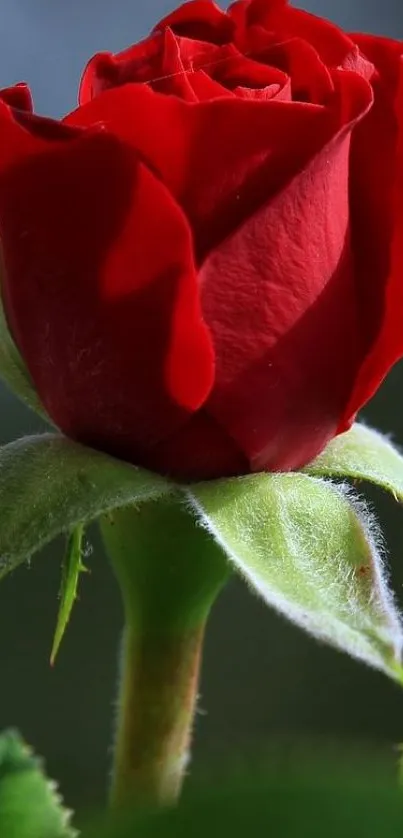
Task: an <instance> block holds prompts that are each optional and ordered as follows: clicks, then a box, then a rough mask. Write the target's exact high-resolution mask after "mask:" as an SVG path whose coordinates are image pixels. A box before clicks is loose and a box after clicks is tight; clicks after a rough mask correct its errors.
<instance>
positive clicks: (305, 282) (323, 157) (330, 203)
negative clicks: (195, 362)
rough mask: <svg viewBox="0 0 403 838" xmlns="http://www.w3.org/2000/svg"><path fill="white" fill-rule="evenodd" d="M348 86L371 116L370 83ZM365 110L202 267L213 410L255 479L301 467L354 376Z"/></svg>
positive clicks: (330, 424) (322, 440)
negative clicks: (352, 197) (351, 191)
mask: <svg viewBox="0 0 403 838" xmlns="http://www.w3.org/2000/svg"><path fill="white" fill-rule="evenodd" d="M335 81H337V76H335ZM350 83H351V85H352V86H353V87H354V86H355V85H357V87H358V88H359V89H360V90H361V91H363V89H364V88H365V90H366V104H367V107H369V104H370V101H371V100H370V88H369V86H368V85H366V83H364V82H361V80H360V79H359V77H356V76H355V75H351V77H350ZM359 101H360V97H359V99H358V101H357V100H356V103H355V109H353V111H352V113H351V114H350V119H351V122H350V125H349V126H344V127H343V129H342V131H340V133H339V135H338V137H337V138H336V139H334V140H333V141H332V143H330V144H329V145H327V146H326V147H325V148H323V149H322V150H321V151H320V152H319V153H318V154H316V155H315V156H314V157H313V158H312V159H311V160H310V162H309V164H306V165H305V167H304V169H303V170H302V171H301V172H300V173H299V174H298V175H297V176H296V177H295V178H294V179H293V180H292V181H291V182H289V183H288V184H287V185H285V186H284V187H283V188H282V189H281V191H279V193H278V194H277V196H276V197H273V198H272V199H271V200H269V201H268V202H267V203H266V204H265V206H264V207H263V208H262V209H261V210H260V211H259V212H258V213H256V214H254V215H253V216H252V217H250V218H249V219H248V220H247V221H245V222H244V223H243V224H242V225H241V227H240V228H239V230H238V231H237V232H236V233H235V234H234V235H233V236H231V237H230V238H228V239H227V240H226V241H225V242H224V243H223V244H221V245H220V247H218V248H217V249H216V250H215V251H214V252H213V253H212V254H211V256H210V257H209V258H208V260H207V261H206V263H205V265H204V266H203V268H202V272H201V283H202V284H201V288H202V300H203V310H204V313H205V317H206V320H207V322H208V324H209V326H210V329H211V331H212V334H213V339H214V345H215V349H216V363H217V370H216V382H215V386H214V390H213V392H212V395H211V397H210V399H209V402H208V404H207V410H208V411H209V412H210V413H211V414H212V415H213V416H214V418H215V419H216V420H217V421H218V422H220V424H221V425H222V426H223V427H224V428H225V429H226V430H227V431H228V432H229V433H230V434H231V436H232V437H233V438H234V439H235V441H236V442H237V444H238V445H239V447H240V448H241V450H242V451H244V453H245V454H246V455H247V456H248V458H249V461H250V464H251V467H252V469H254V470H260V469H266V468H267V469H271V470H277V469H278V470H286V469H291V468H298V467H299V466H301V465H303V464H304V463H306V462H307V461H308V460H309V459H311V458H312V457H313V456H314V455H315V454H316V453H318V451H319V450H321V449H322V448H323V446H324V445H325V444H326V442H327V441H328V440H329V439H330V438H331V437H332V436H333V435H334V434H335V431H336V428H337V426H338V422H339V419H340V416H341V415H342V412H343V410H344V408H345V405H346V402H347V400H348V397H349V393H350V391H351V387H352V383H353V381H354V379H355V376H356V373H357V366H358V363H359V346H357V324H358V318H359V315H358V312H357V309H356V296H355V286H354V265H353V260H352V255H351V251H350V245H349V205H348V177H349V146H350V133H351V130H352V128H353V126H354V124H355V121H356V119H357V118H358V117H359V116H360V115H361V116H362V113H363V112H362V110H361V112H360V110H359V109H358V103H359ZM362 105H363V102H361V106H362ZM354 110H355V112H354Z"/></svg>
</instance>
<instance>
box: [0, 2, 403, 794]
mask: <svg viewBox="0 0 403 838" xmlns="http://www.w3.org/2000/svg"><path fill="white" fill-rule="evenodd" d="M299 5H302V4H299ZM171 7H172V2H170V0H154V1H153V2H151V0H148V2H147V4H146V8H144V7H143V5H142V4H141V3H140V2H139V1H138V2H136V0H115V2H114V3H111V2H110V0H35V2H33V0H3V2H2V9H1V30H0V85H1V86H6V85H8V84H11V83H13V82H16V81H18V80H22V79H25V80H28V81H29V82H30V84H31V85H32V87H33V91H34V96H35V100H36V103H37V107H38V110H40V111H42V112H46V113H49V114H52V115H59V114H61V113H62V112H63V111H65V110H67V109H70V108H72V107H73V106H74V102H75V90H76V87H77V81H78V77H79V72H80V68H81V67H82V65H83V63H84V62H85V60H86V58H88V56H89V55H90V54H91V53H92V52H94V51H96V50H99V49H111V50H118V49H120V48H123V47H124V46H126V45H127V44H128V43H129V42H130V41H134V40H137V39H138V38H140V37H141V36H142V35H144V34H145V33H146V32H147V30H148V29H149V28H150V27H151V26H152V25H153V23H155V21H156V20H157V19H158V17H159V16H161V15H162V14H163V13H164V12H166V11H167V10H168V9H170V8H171ZM304 7H305V8H308V9H310V10H312V11H314V12H316V13H317V14H321V15H323V16H327V17H330V18H332V19H334V20H336V21H338V22H339V23H341V24H342V25H344V26H345V27H347V28H349V29H354V30H361V31H374V32H380V33H383V34H387V35H392V36H394V37H397V38H400V39H402V38H403V6H402V2H401V0H353V1H352V2H351V0H310V2H308V0H307V2H306V3H304ZM0 411H1V420H0V442H2V443H5V442H8V441H9V440H12V439H14V438H16V437H17V436H20V435H22V434H26V433H32V432H35V431H39V430H41V428H42V427H43V426H41V424H40V422H39V420H38V419H37V418H36V417H35V416H34V415H31V414H30V413H29V412H28V411H27V410H25V409H24V408H23V407H22V406H21V405H20V404H19V403H18V402H17V400H16V399H15V398H14V397H13V396H12V395H11V394H10V393H8V392H6V390H5V389H4V388H2V389H0ZM363 418H365V420H366V421H367V422H368V423H369V424H371V425H373V426H376V427H378V428H379V429H381V430H383V431H385V432H387V433H391V434H392V435H393V437H394V439H395V440H396V441H397V442H398V443H401V444H402V445H403V366H400V367H399V368H396V369H395V370H394V371H393V373H392V374H391V375H390V377H389V378H388V380H387V381H386V383H385V384H384V386H383V387H382V389H381V390H380V392H379V393H378V395H377V396H376V398H375V399H374V400H373V402H372V403H371V404H370V405H369V407H368V408H367V410H366V411H365V414H364V417H363ZM371 499H372V501H373V503H374V504H375V506H376V509H377V512H378V515H379V516H380V518H381V520H382V522H383V525H384V529H385V533H386V537H387V543H388V548H389V556H390V567H391V577H392V583H393V587H394V589H395V591H396V594H397V597H398V599H399V600H400V603H401V605H402V607H403V509H400V508H399V507H398V506H397V504H394V502H393V501H391V500H390V498H385V497H383V496H381V494H380V493H379V494H378V493H376V494H375V493H372V495H371ZM62 551H63V543H62V542H60V543H55V544H53V545H52V546H51V548H49V549H48V550H46V551H45V552H44V554H43V555H42V556H38V557H36V558H35V559H34V561H33V562H32V566H31V567H30V568H29V569H25V568H22V569H20V570H19V571H17V572H16V573H15V574H14V575H13V576H12V577H10V578H8V579H6V580H5V581H4V582H3V583H2V586H1V588H0V661H1V686H0V729H1V728H4V727H6V726H10V725H11V726H18V727H19V728H20V730H21V731H22V733H23V735H24V736H25V738H26V739H27V740H28V741H29V742H30V743H32V744H33V745H34V747H35V749H36V750H37V751H38V752H40V753H42V754H45V755H46V758H47V764H48V770H49V773H50V774H51V775H53V776H55V777H57V778H59V779H60V781H61V785H62V789H63V792H64V794H65V797H66V798H67V800H68V802H69V804H70V805H77V804H80V803H83V802H86V803H87V802H89V801H94V800H96V799H99V798H100V797H101V796H102V795H103V794H104V791H105V788H106V782H107V775H108V770H109V763H110V743H111V740H112V731H113V717H114V699H115V682H116V672H117V663H116V661H117V650H118V644H119V636H120V632H121V627H122V614H121V608H120V601H119V594H118V590H117V587H116V585H115V581H114V578H113V576H112V574H111V572H110V569H109V567H108V564H107V562H106V560H105V558H104V556H103V554H102V550H101V548H100V544H99V541H98V539H97V534H96V531H92V532H90V533H89V538H88V553H89V555H88V558H87V564H88V566H89V567H90V568H91V574H90V575H86V576H85V577H84V578H83V580H82V585H81V593H80V600H79V602H78V604H77V607H76V609H75V612H74V614H73V619H72V622H71V625H70V628H69V630H68V632H67V636H66V638H65V640H64V643H63V645H62V649H61V652H60V655H59V658H58V660H57V662H56V666H55V668H54V669H51V668H50V666H49V653H50V647H51V641H52V635H53V630H54V626H55V619H56V613H57V594H58V589H59V574H60V562H61V557H62ZM307 737H308V738H311V739H313V740H314V741H316V740H319V741H323V740H333V741H334V740H336V741H338V742H340V743H343V742H351V741H354V742H356V743H357V742H368V741H371V742H373V743H375V744H379V745H380V746H381V748H385V749H388V748H390V753H391V760H393V759H394V758H395V755H394V752H393V751H392V748H393V746H394V745H395V743H397V742H399V741H402V740H403V694H402V693H401V692H399V690H398V688H397V687H395V686H394V685H393V684H391V683H389V682H388V681H387V680H386V678H385V677H383V676H382V675H380V674H378V673H376V672H372V671H371V670H369V669H366V668H365V667H364V666H361V665H359V664H358V663H355V662H353V661H350V660H349V659H348V658H346V657H343V656H342V655H341V654H340V653H337V652H334V651H332V650H329V649H327V648H325V647H321V646H320V645H318V644H316V643H315V642H314V641H312V640H310V639H309V638H307V637H305V636H304V635H303V634H302V632H300V631H299V630H297V629H295V628H293V627H292V626H290V625H288V624H287V623H286V622H285V621H284V620H283V619H282V618H279V617H278V616H277V615H275V614H274V613H272V612H271V611H269V610H268V609H267V608H266V607H265V606H264V605H263V604H262V603H261V602H260V601H259V600H258V599H257V598H256V597H254V596H252V595H251V594H250V592H249V591H248V590H247V589H246V587H245V586H244V585H243V584H242V583H239V582H233V583H231V584H230V585H229V587H228V589H227V590H226V592H225V593H224V594H223V595H222V596H221V599H220V601H219V602H218V604H217V605H216V608H215V611H214V614H213V616H212V619H211V622H210V626H209V631H208V636H207V642H206V648H205V655H204V666H203V677H202V685H201V700H200V712H199V714H198V718H197V724H196V732H195V748H194V765H195V771H196V772H197V770H198V769H197V765H205V764H207V763H208V762H209V760H211V759H212V758H213V759H214V763H215V765H217V764H218V763H219V761H220V760H223V761H224V763H225V762H226V761H229V760H230V761H231V762H232V763H233V761H234V759H235V760H236V759H238V758H239V759H242V755H243V758H247V757H248V755H249V754H252V753H254V752H256V750H258V751H259V752H260V753H263V752H264V750H265V747H266V744H267V743H269V742H271V741H274V740H275V741H277V740H281V741H282V742H283V743H284V748H285V749H288V750H291V751H292V749H293V748H294V745H295V743H296V742H298V741H299V740H301V739H305V738H307Z"/></svg>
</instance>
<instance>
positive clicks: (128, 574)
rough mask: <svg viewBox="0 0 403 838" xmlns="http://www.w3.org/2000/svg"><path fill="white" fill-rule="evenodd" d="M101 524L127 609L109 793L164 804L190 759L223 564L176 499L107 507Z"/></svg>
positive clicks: (120, 799) (122, 800)
mask: <svg viewBox="0 0 403 838" xmlns="http://www.w3.org/2000/svg"><path fill="white" fill-rule="evenodd" d="M101 531H102V535H103V538H104V542H105V545H106V548H107V551H108V553H109V556H110V558H111V560H112V564H113V567H114V570H115V573H116V575H117V578H118V582H119V584H120V588H121V592H122V596H123V603H124V612H125V632H124V640H123V650H122V667H121V680H120V687H119V695H118V718H117V732H116V743H115V754H114V765H113V775H112V788H111V803H112V805H113V806H122V805H125V804H127V803H140V804H144V803H147V804H153V805H166V804H171V803H173V802H175V800H176V799H177V797H178V795H179V792H180V789H181V785H182V781H183V777H184V773H185V769H186V765H187V762H188V751H189V745H190V739H191V731H192V725H193V718H194V712H195V705H196V699H197V689H198V678H199V667H200V659H201V650H202V642H203V634H204V628H205V624H206V621H207V617H208V614H209V611H210V608H211V606H212V604H213V602H214V600H215V598H216V596H217V595H218V593H219V591H220V590H221V588H222V586H223V584H224V583H225V581H226V579H227V578H228V573H229V571H228V566H227V564H226V561H225V559H224V558H223V556H222V554H221V552H220V551H219V549H218V548H217V546H216V545H215V544H214V542H213V541H212V540H211V539H210V538H209V536H208V535H207V534H206V533H205V532H204V531H203V530H202V529H201V528H200V527H199V526H197V525H196V524H195V521H194V519H193V517H192V516H191V513H189V512H188V511H186V510H185V509H184V508H183V507H182V506H181V505H180V504H179V502H178V500H177V499H176V500H175V501H170V502H167V501H166V500H164V501H158V502H154V503H149V504H145V505H144V506H142V507H141V508H140V509H139V510H135V509H125V510H121V511H119V512H114V513H113V515H110V516H107V517H105V518H104V519H103V520H102V522H101Z"/></svg>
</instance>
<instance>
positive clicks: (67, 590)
mask: <svg viewBox="0 0 403 838" xmlns="http://www.w3.org/2000/svg"><path fill="white" fill-rule="evenodd" d="M83 537H84V526H83V524H79V525H78V526H77V527H76V528H75V529H74V530H73V532H72V534H71V536H70V538H68V540H67V549H66V553H65V557H64V561H63V566H62V581H61V586H60V605H59V612H58V615H57V623H56V630H55V635H54V638H53V645H52V651H51V654H50V663H51V665H52V666H53V664H54V662H55V660H56V655H57V653H58V651H59V648H60V644H61V642H62V640H63V637H64V633H65V631H66V628H67V624H68V622H69V620H70V616H71V612H72V610H73V605H74V603H75V600H76V598H77V588H78V581H79V578H80V575H81V574H82V573H85V572H86V571H87V568H86V567H85V565H84V564H83V562H82V542H83Z"/></svg>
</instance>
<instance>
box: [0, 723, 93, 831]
mask: <svg viewBox="0 0 403 838" xmlns="http://www.w3.org/2000/svg"><path fill="white" fill-rule="evenodd" d="M69 820H70V813H69V812H68V811H67V810H65V809H64V808H63V806H62V805H61V799H60V796H59V794H58V793H57V785H56V783H54V782H52V781H51V780H48V779H47V778H46V777H45V775H44V774H43V772H42V766H41V763H40V760H39V759H38V758H37V757H35V756H34V755H33V754H32V752H31V751H30V749H29V748H28V747H27V745H25V743H24V742H23V741H22V739H21V738H20V736H19V735H18V733H16V732H14V731H6V732H5V733H3V734H2V735H1V736H0V836H1V838H74V836H75V835H76V834H77V833H76V832H75V830H73V829H72V828H71V827H70V826H69Z"/></svg>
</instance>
